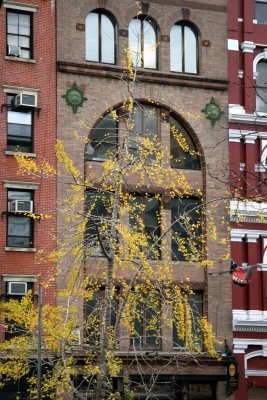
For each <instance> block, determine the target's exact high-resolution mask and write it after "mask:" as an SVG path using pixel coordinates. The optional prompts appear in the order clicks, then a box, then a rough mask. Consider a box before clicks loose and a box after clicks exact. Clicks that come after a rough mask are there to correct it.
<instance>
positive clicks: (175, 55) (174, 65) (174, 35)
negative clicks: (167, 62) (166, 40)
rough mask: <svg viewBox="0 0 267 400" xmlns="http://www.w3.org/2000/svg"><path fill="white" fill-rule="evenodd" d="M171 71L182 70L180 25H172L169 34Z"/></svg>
mask: <svg viewBox="0 0 267 400" xmlns="http://www.w3.org/2000/svg"><path fill="white" fill-rule="evenodd" d="M170 47H171V55H170V56H171V71H177V72H182V70H183V69H182V54H183V53H182V27H181V26H180V25H174V26H173V27H172V29H171V34H170Z"/></svg>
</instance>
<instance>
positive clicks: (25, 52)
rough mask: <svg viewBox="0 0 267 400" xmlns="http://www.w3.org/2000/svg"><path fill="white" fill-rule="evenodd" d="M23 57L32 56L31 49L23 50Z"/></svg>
mask: <svg viewBox="0 0 267 400" xmlns="http://www.w3.org/2000/svg"><path fill="white" fill-rule="evenodd" d="M21 58H31V52H30V51H29V50H21Z"/></svg>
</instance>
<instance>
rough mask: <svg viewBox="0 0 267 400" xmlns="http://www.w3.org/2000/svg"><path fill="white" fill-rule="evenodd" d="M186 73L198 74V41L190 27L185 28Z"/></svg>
mask: <svg viewBox="0 0 267 400" xmlns="http://www.w3.org/2000/svg"><path fill="white" fill-rule="evenodd" d="M184 72H189V73H191V74H196V73H197V40H196V36H195V34H194V32H193V31H192V29H191V28H189V26H185V27H184Z"/></svg>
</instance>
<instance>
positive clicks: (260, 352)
mask: <svg viewBox="0 0 267 400" xmlns="http://www.w3.org/2000/svg"><path fill="white" fill-rule="evenodd" d="M266 348H267V347H266V346H263V347H262V350H257V351H252V352H251V353H248V354H246V355H245V357H244V368H245V377H246V378H247V377H248V375H249V374H251V373H253V374H255V375H256V376H257V375H258V376H267V371H265V370H248V360H250V359H251V358H256V357H266V356H267V355H266ZM248 371H249V372H248ZM265 374H266V375H265ZM255 375H252V376H255Z"/></svg>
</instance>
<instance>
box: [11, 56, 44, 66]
mask: <svg viewBox="0 0 267 400" xmlns="http://www.w3.org/2000/svg"><path fill="white" fill-rule="evenodd" d="M5 60H10V61H20V62H25V63H29V64H36V60H33V59H31V58H21V57H12V56H5Z"/></svg>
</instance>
